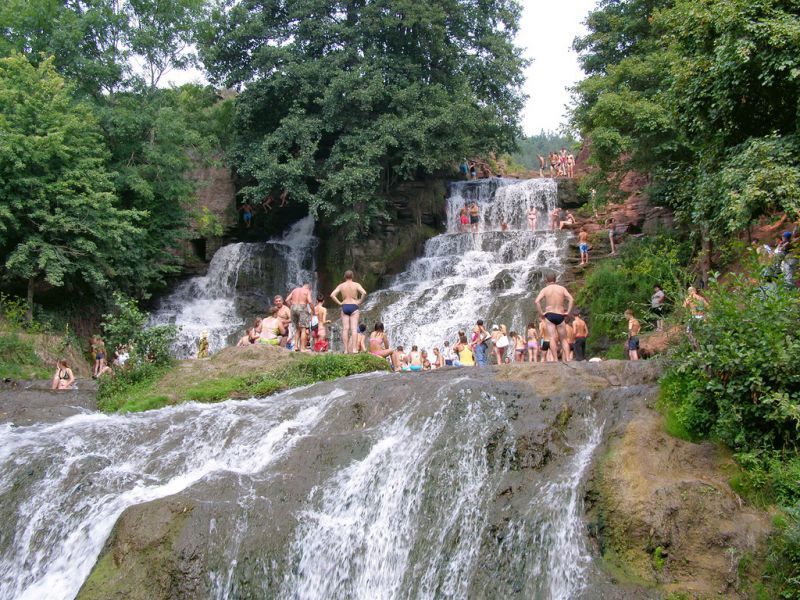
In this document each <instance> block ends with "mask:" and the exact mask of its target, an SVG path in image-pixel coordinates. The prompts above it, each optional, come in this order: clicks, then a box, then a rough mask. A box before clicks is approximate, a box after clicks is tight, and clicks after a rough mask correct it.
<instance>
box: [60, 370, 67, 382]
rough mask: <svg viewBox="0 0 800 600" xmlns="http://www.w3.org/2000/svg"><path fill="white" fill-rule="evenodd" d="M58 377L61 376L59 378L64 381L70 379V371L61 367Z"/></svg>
mask: <svg viewBox="0 0 800 600" xmlns="http://www.w3.org/2000/svg"><path fill="white" fill-rule="evenodd" d="M58 378H59V379H61V380H62V381H66V380H67V379H69V373H67V372H66V371H62V370H61V369H59V371H58Z"/></svg>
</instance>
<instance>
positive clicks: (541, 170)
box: [536, 154, 544, 177]
mask: <svg viewBox="0 0 800 600" xmlns="http://www.w3.org/2000/svg"><path fill="white" fill-rule="evenodd" d="M536 158H538V159H539V177H544V156H542V155H541V154H537V155H536Z"/></svg>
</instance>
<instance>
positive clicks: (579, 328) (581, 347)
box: [572, 310, 589, 361]
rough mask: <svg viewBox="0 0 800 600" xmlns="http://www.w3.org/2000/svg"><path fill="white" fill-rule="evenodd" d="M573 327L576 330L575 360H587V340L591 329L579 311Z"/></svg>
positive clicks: (576, 312)
mask: <svg viewBox="0 0 800 600" xmlns="http://www.w3.org/2000/svg"><path fill="white" fill-rule="evenodd" d="M572 327H573V329H574V330H575V360H578V361H580V360H586V338H588V337H589V328H588V327H587V326H586V321H584V320H583V318H582V317H581V311H579V310H577V311H575V318H574V319H572Z"/></svg>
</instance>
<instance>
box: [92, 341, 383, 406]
mask: <svg viewBox="0 0 800 600" xmlns="http://www.w3.org/2000/svg"><path fill="white" fill-rule="evenodd" d="M293 358H294V360H293V361H292V362H291V363H290V364H288V365H285V366H282V367H279V368H275V369H274V370H269V369H267V370H265V371H262V372H260V373H259V374H257V375H247V376H222V377H219V376H217V377H213V378H207V379H202V376H203V374H202V372H200V371H198V374H197V377H198V379H193V381H194V383H192V384H191V385H189V386H187V387H185V388H182V389H178V390H176V389H169V388H167V387H166V386H165V384H164V380H165V377H166V376H167V375H169V374H170V372H172V371H173V369H175V368H176V367H174V366H168V367H152V366H150V365H145V366H144V367H142V368H140V369H139V370H132V371H131V372H130V373H127V374H124V375H122V374H120V375H118V376H117V377H115V378H114V379H109V380H105V381H103V382H102V384H101V386H100V391H99V394H98V406H99V407H100V409H101V410H103V411H106V412H121V413H128V412H140V411H143V410H153V409H156V408H162V407H164V406H168V405H171V404H178V403H181V402H189V401H193V402H219V401H222V400H227V399H229V398H252V397H259V398H260V397H265V396H269V395H271V394H274V393H276V392H280V391H283V390H287V389H291V388H296V387H301V386H304V385H310V384H312V383H317V382H319V381H329V380H332V379H338V378H339V377H347V376H349V375H355V374H358V373H369V372H371V371H382V370H388V368H389V367H388V365H387V363H386V361H385V360H383V359H381V358H377V357H375V356H372V355H371V354H355V355H353V354H351V355H345V354H318V355H305V354H304V355H298V356H296V357H293ZM139 371H141V372H139Z"/></svg>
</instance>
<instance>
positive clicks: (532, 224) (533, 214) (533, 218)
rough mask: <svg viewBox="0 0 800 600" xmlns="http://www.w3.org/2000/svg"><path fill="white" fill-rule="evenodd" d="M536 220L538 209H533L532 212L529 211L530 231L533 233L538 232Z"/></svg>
mask: <svg viewBox="0 0 800 600" xmlns="http://www.w3.org/2000/svg"><path fill="white" fill-rule="evenodd" d="M536 218H537V215H536V209H535V208H533V207H531V208H530V210H528V229H530V230H531V231H536Z"/></svg>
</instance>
